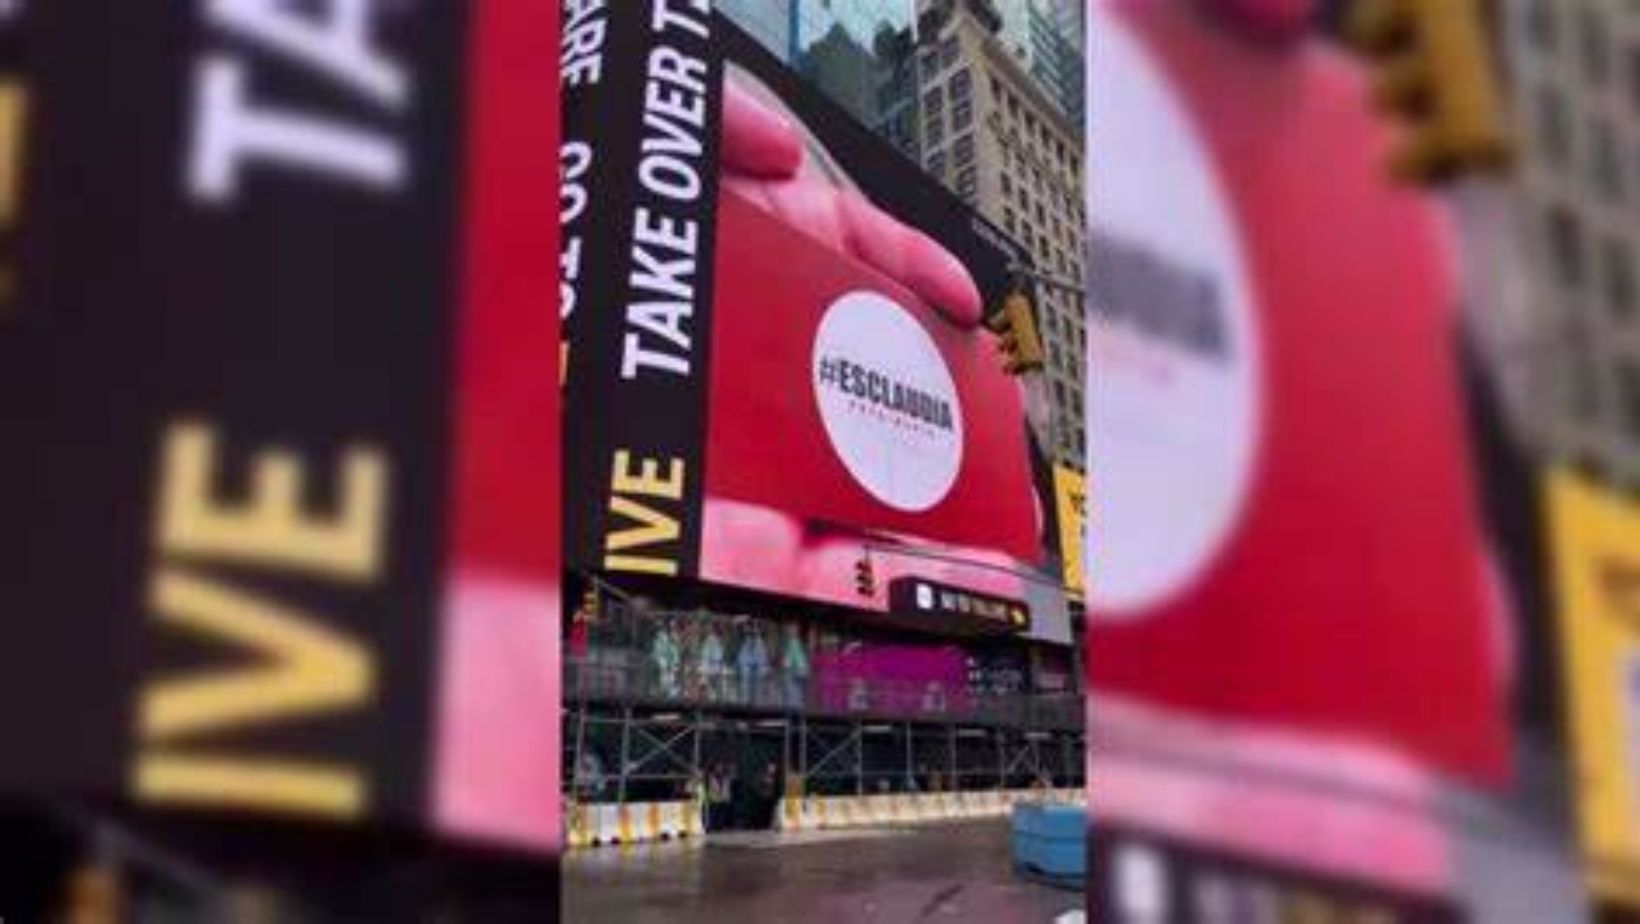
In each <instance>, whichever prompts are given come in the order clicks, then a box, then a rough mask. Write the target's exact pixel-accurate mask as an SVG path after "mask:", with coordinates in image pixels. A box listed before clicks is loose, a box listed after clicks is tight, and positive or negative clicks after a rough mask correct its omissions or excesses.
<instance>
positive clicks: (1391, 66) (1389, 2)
mask: <svg viewBox="0 0 1640 924" xmlns="http://www.w3.org/2000/svg"><path fill="white" fill-rule="evenodd" d="M1482 20H1483V16H1482V11H1481V0H1354V3H1353V4H1352V5H1351V6H1350V8H1349V11H1348V18H1347V20H1346V21H1345V34H1346V36H1347V38H1348V39H1349V41H1350V44H1352V45H1354V46H1355V47H1356V48H1358V49H1360V50H1361V51H1362V52H1364V53H1366V54H1367V55H1369V56H1370V57H1372V58H1374V59H1376V60H1377V61H1378V62H1380V63H1379V67H1380V70H1379V74H1378V78H1377V80H1376V81H1375V82H1374V87H1373V96H1374V99H1375V100H1376V101H1377V102H1378V104H1379V105H1380V106H1382V107H1384V108H1386V109H1389V110H1392V111H1395V112H1398V113H1400V114H1401V115H1402V116H1403V117H1404V118H1405V119H1406V121H1407V123H1408V129H1409V132H1410V137H1409V138H1408V139H1407V141H1406V142H1405V143H1404V144H1403V145H1402V147H1401V148H1400V150H1398V151H1397V152H1396V153H1395V155H1394V159H1393V160H1392V162H1391V165H1390V168H1391V171H1392V172H1393V173H1394V174H1395V175H1396V176H1397V177H1399V178H1401V179H1404V180H1409V181H1413V182H1421V183H1429V182H1434V181H1438V180H1441V179H1446V178H1450V177H1452V176H1455V175H1457V174H1460V173H1464V172H1468V171H1474V170H1481V171H1490V170H1498V169H1501V168H1503V167H1505V166H1507V165H1508V163H1509V160H1510V157H1511V153H1512V152H1511V144H1510V141H1509V133H1508V130H1507V126H1506V124H1505V116H1504V114H1503V111H1502V106H1501V104H1500V102H1499V99H1498V86H1497V83H1496V82H1495V78H1494V72H1493V68H1492V60H1491V55H1490V53H1489V46H1490V42H1489V39H1488V37H1487V35H1486V29H1485V27H1484V25H1483V22H1482Z"/></svg>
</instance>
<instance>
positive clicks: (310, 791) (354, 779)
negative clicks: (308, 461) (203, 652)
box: [132, 424, 388, 817]
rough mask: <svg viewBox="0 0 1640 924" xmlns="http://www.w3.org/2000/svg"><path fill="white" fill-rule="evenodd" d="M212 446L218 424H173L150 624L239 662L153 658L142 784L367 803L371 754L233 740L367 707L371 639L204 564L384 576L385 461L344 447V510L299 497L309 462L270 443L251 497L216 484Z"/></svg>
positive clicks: (179, 792) (240, 570)
mask: <svg viewBox="0 0 1640 924" xmlns="http://www.w3.org/2000/svg"><path fill="white" fill-rule="evenodd" d="M215 456H216V440H215V437H214V434H213V433H212V431H211V430H210V429H208V428H206V427H204V426H201V425H196V424H183V425H177V426H173V427H171V428H170V429H169V431H168V433H167V438H166V441H165V446H164V453H163V458H162V460H161V468H160V479H161V480H160V491H159V505H158V518H157V522H156V527H157V530H156V536H155V540H156V545H157V547H158V549H157V560H156V562H155V564H154V566H153V570H152V572H151V580H150V583H149V588H148V601H147V602H148V608H149V610H150V612H151V614H152V617H153V619H154V620H155V631H156V632H157V633H158V634H159V635H161V636H162V637H163V639H164V640H165V641H166V642H167V643H168V644H172V645H174V644H176V643H178V642H183V643H187V644H191V645H194V646H200V647H204V648H208V649H210V650H212V651H213V652H220V651H222V650H223V649H229V650H231V651H232V654H233V657H232V659H231V666H220V667H208V668H187V669H176V670H169V671H156V672H153V673H151V674H150V676H149V677H148V678H146V682H145V684H144V686H143V688H142V691H141V702H140V704H139V708H138V739H139V750H138V754H137V760H136V764H135V768H134V778H133V780H132V783H133V786H134V789H135V793H136V797H137V799H138V800H139V801H145V802H149V803H181V804H193V805H210V806H216V807H238V808H252V809H272V810H281V811H288V812H298V813H303V814H310V815H321V816H333V817H349V816H357V815H359V814H361V813H362V812H363V811H364V809H365V806H366V804H367V799H368V795H369V793H368V791H367V785H366V784H367V775H366V773H365V772H364V770H363V768H361V767H359V766H356V765H353V764H349V763H347V762H345V761H340V760H337V759H335V758H334V757H328V756H326V755H314V754H302V753H292V752H290V751H287V750H277V749H271V748H258V747H253V746H247V745H244V744H243V743H236V741H240V740H241V739H243V738H245V734H244V733H245V732H248V731H256V730H262V729H268V728H272V727H283V728H288V727H291V726H293V725H295V724H297V723H301V722H312V721H314V720H317V719H321V718H329V717H335V716H338V715H343V714H348V713H357V712H359V711H361V710H363V709H364V708H366V707H367V705H368V704H369V701H370V700H371V698H372V692H373V690H374V687H375V677H376V662H375V658H374V657H373V656H372V653H371V651H370V650H369V649H368V648H367V647H366V646H365V645H364V644H362V643H361V642H360V641H359V640H358V639H356V638H354V637H352V636H351V635H349V634H348V633H347V632H346V631H344V630H343V629H341V628H339V627H338V626H337V625H335V622H336V620H334V619H326V618H325V615H326V614H323V613H318V612H312V611H310V610H308V609H304V608H303V607H300V606H296V605H293V604H291V603H289V602H285V601H280V600H276V599H272V598H271V597H269V596H267V595H266V594H263V593H259V592H257V591H256V590H253V589H252V588H251V587H249V586H246V585H245V584H244V583H242V582H241V581H238V580H232V579H224V578H221V577H215V576H212V574H211V573H209V572H208V571H207V570H205V568H204V567H202V566H209V565H223V564H226V565H233V566H236V568H235V573H237V574H241V575H245V576H246V577H247V578H260V579H261V582H266V581H267V580H268V579H269V578H275V577H298V578H304V579H307V580H309V581H314V580H318V581H323V582H327V583H330V584H344V585H353V586H355V587H356V586H361V585H368V584H370V583H373V582H375V581H376V580H377V579H378V578H379V576H380V574H381V571H382V561H383V554H382V553H383V549H382V544H383V524H384V523H385V522H386V514H387V507H386V504H387V482H388V468H387V465H386V462H385V461H384V459H383V457H382V455H381V454H380V453H377V452H374V451H369V450H354V451H351V452H349V453H347V454H346V455H345V456H344V458H343V462H342V469H341V473H340V475H341V477H340V482H339V488H338V492H337V496H338V498H339V500H338V506H339V508H340V509H339V512H338V513H337V514H336V515H335V516H334V517H312V516H307V515H305V514H304V513H303V511H302V510H301V509H300V505H301V500H300V498H301V496H302V482H303V476H302V474H303V473H302V464H301V462H300V461H299V460H298V459H297V458H296V457H295V456H293V455H292V454H290V453H287V452H282V451H267V452H263V453H261V454H260V455H259V457H258V461H257V463H256V467H255V478H254V483H253V496H252V498H251V499H250V501H249V502H248V503H245V504H243V505H229V504H222V503H218V502H217V501H215V500H213V499H212V497H213V490H212V482H213V467H214V459H215ZM332 615H334V614H332Z"/></svg>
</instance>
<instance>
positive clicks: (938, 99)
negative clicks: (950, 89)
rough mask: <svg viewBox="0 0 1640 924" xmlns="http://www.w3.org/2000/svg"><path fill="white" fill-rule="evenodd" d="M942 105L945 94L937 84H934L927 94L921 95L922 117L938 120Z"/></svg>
mask: <svg viewBox="0 0 1640 924" xmlns="http://www.w3.org/2000/svg"><path fill="white" fill-rule="evenodd" d="M944 103H945V92H944V90H943V89H942V88H941V87H940V85H939V84H935V85H934V87H933V89H930V90H929V91H928V92H927V93H924V94H923V115H925V116H927V117H928V118H930V119H937V118H939V115H940V107H941V106H943V105H944Z"/></svg>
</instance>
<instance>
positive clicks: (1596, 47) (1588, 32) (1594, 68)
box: [1582, 3, 1612, 85]
mask: <svg viewBox="0 0 1640 924" xmlns="http://www.w3.org/2000/svg"><path fill="white" fill-rule="evenodd" d="M1583 7H1584V9H1583V30H1582V31H1583V56H1582V57H1583V73H1584V75H1586V76H1587V77H1588V78H1589V82H1590V83H1592V84H1596V85H1601V84H1604V83H1605V82H1606V79H1607V77H1609V76H1610V75H1611V68H1612V59H1611V50H1610V48H1609V47H1608V46H1607V45H1606V23H1605V22H1604V21H1602V20H1601V18H1600V14H1599V13H1598V12H1596V10H1595V8H1594V4H1592V3H1586V4H1583Z"/></svg>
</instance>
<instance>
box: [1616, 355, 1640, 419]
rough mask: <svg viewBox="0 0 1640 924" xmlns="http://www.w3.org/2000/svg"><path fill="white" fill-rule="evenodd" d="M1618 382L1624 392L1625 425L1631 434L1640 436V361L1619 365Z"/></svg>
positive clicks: (1630, 361)
mask: <svg viewBox="0 0 1640 924" xmlns="http://www.w3.org/2000/svg"><path fill="white" fill-rule="evenodd" d="M1617 384H1618V388H1619V389H1620V390H1621V391H1622V393H1623V418H1624V420H1623V425H1624V426H1625V427H1627V428H1628V431H1629V436H1631V437H1640V363H1635V362H1634V361H1633V360H1629V361H1627V362H1624V363H1623V364H1622V365H1620V366H1618V367H1617Z"/></svg>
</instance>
